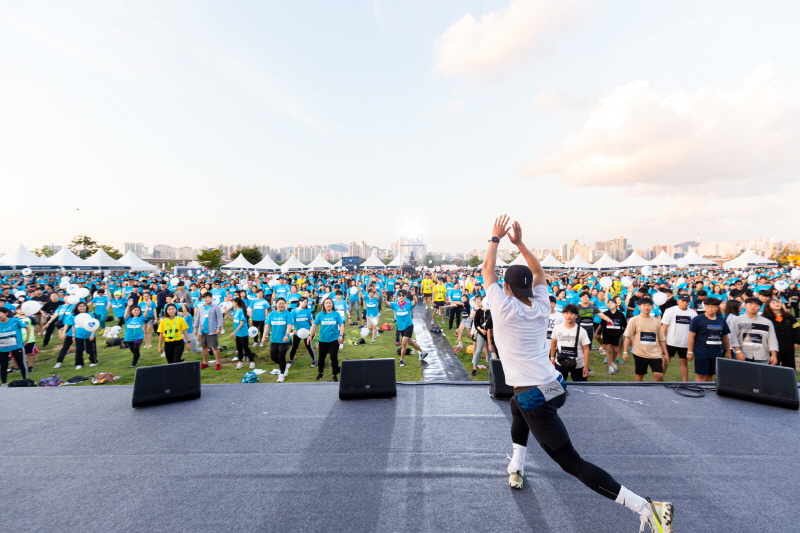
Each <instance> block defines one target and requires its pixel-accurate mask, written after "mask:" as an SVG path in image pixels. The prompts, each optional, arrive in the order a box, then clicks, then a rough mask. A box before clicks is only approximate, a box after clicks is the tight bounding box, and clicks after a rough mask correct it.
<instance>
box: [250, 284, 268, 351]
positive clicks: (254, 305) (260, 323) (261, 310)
mask: <svg viewBox="0 0 800 533" xmlns="http://www.w3.org/2000/svg"><path fill="white" fill-rule="evenodd" d="M248 305H249V307H250V309H251V315H250V319H251V320H252V321H253V326H255V327H256V328H258V336H257V337H256V339H260V338H261V337H262V336H263V335H264V322H265V321H266V320H267V310H268V309H269V302H268V301H267V299H266V298H264V291H263V290H262V289H259V290H257V291H256V298H255V300H253V301H251V302H250V303H249V304H248ZM256 346H264V344H263V343H260V342H259V343H257V344H256Z"/></svg>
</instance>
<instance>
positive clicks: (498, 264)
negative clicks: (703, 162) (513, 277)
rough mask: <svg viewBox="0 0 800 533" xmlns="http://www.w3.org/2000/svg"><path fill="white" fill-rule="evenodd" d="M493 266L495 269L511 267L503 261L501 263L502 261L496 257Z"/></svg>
mask: <svg viewBox="0 0 800 533" xmlns="http://www.w3.org/2000/svg"><path fill="white" fill-rule="evenodd" d="M495 266H496V267H497V268H508V267H509V266H511V265H510V264H509V263H506V262H505V261H503V260H502V259H500V258H499V257H498V258H497V260H496V262H495Z"/></svg>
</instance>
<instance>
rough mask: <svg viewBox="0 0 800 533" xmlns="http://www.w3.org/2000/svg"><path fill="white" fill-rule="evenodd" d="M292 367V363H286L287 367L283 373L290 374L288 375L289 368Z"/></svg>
mask: <svg viewBox="0 0 800 533" xmlns="http://www.w3.org/2000/svg"><path fill="white" fill-rule="evenodd" d="M290 368H292V365H288V364H287V365H286V368H285V369H284V371H283V375H284V376H288V375H289V369H290Z"/></svg>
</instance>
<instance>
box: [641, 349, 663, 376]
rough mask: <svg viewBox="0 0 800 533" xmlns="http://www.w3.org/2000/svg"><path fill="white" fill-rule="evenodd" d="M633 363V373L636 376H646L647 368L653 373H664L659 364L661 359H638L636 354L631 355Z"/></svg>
mask: <svg viewBox="0 0 800 533" xmlns="http://www.w3.org/2000/svg"><path fill="white" fill-rule="evenodd" d="M633 361H634V366H635V368H634V372H635V373H636V375H637V376H646V375H647V367H650V369H651V370H652V371H653V373H654V374H655V373H658V374H663V373H664V365H662V364H661V358H660V357H659V358H657V359H650V358H648V357H639V356H638V355H636V354H633Z"/></svg>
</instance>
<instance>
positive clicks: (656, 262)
mask: <svg viewBox="0 0 800 533" xmlns="http://www.w3.org/2000/svg"><path fill="white" fill-rule="evenodd" d="M650 264H651V265H653V266H676V265H677V264H678V262H677V261H675V258H674V257H672V256H671V255H669V254H668V253H667V252H665V251H664V250H661V253H659V254H658V255H657V256H656V257H655V259H653V260H652V261H650Z"/></svg>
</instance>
